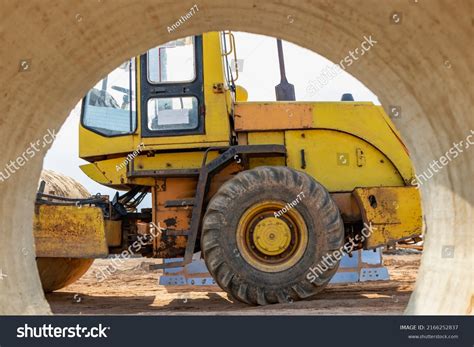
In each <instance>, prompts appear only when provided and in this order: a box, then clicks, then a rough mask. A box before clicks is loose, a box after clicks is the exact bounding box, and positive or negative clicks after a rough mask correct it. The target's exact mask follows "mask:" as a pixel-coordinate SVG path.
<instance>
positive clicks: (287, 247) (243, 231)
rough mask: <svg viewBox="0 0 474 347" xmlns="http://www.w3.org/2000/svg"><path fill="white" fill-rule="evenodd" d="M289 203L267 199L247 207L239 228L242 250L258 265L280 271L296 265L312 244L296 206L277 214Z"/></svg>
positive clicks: (248, 259) (262, 268)
mask: <svg viewBox="0 0 474 347" xmlns="http://www.w3.org/2000/svg"><path fill="white" fill-rule="evenodd" d="M285 206H286V204H285V203H284V202H282V201H273V200H266V201H262V202H259V203H257V204H255V205H253V206H251V207H249V208H248V209H247V211H245V212H244V213H243V215H242V217H240V221H239V225H238V227H237V231H236V242H237V247H238V250H239V253H240V254H241V255H242V258H243V259H245V261H246V262H247V263H248V264H250V265H251V266H253V267H254V268H256V269H258V270H261V271H264V272H280V271H285V270H287V269H289V268H291V267H293V266H294V265H295V264H296V263H298V261H299V260H300V259H301V258H302V257H303V255H304V252H305V250H306V247H307V245H308V229H307V227H306V223H305V221H304V219H303V217H302V216H301V214H300V213H299V212H298V211H297V209H296V208H292V209H289V210H288V211H287V212H286V213H284V214H283V215H281V216H279V217H278V218H277V217H275V212H278V211H281V210H282V209H283V208H284V207H285Z"/></svg>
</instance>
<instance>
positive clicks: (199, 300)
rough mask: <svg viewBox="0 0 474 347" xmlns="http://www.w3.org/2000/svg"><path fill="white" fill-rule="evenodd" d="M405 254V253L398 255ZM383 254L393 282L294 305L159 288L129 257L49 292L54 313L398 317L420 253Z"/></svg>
mask: <svg viewBox="0 0 474 347" xmlns="http://www.w3.org/2000/svg"><path fill="white" fill-rule="evenodd" d="M400 253H401V254H400ZM400 253H398V254H390V255H385V256H384V264H385V266H387V268H388V270H389V274H390V278H391V280H390V281H379V282H364V283H355V284H337V285H330V286H328V288H327V289H326V290H325V291H324V292H322V293H321V294H320V295H319V296H318V297H317V298H315V299H313V300H310V301H299V302H294V303H291V304H278V305H270V306H266V307H252V306H248V305H245V304H242V303H240V302H232V301H231V300H230V299H229V298H228V297H227V294H226V293H225V292H223V291H222V290H220V288H219V287H217V286H207V287H196V286H171V287H170V286H167V287H165V286H160V285H158V277H159V275H160V273H161V271H149V270H148V269H147V264H150V263H151V262H152V261H153V260H151V261H150V260H149V259H130V260H127V263H124V264H123V266H122V267H121V268H120V270H119V271H117V272H115V273H114V274H113V275H112V276H109V277H108V278H107V279H106V280H105V281H103V282H101V283H98V282H97V279H96V277H95V275H94V273H93V271H94V270H97V269H100V268H105V267H106V266H107V265H108V264H110V263H109V262H110V260H107V259H100V260H96V261H95V262H94V265H93V266H92V267H91V269H90V270H89V271H88V272H87V273H86V274H85V275H84V276H83V277H82V278H81V279H80V280H79V281H77V282H76V283H74V284H72V285H70V286H68V287H66V288H64V289H63V290H61V291H58V292H55V293H52V294H48V295H47V299H48V301H49V303H50V304H51V308H52V310H53V312H54V313H56V314H93V315H96V314H98V315H101V314H134V315H137V314H138V315H319V314H325V315H338V314H347V315H352V314H360V315H380V314H388V315H398V314H401V313H402V312H403V310H404V308H405V306H406V305H407V303H408V299H409V296H410V294H411V292H412V291H413V289H414V284H415V280H416V276H417V273H418V267H419V264H420V258H421V254H407V252H404V251H402V252H400Z"/></svg>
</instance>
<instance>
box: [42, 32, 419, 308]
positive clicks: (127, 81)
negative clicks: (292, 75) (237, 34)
mask: <svg viewBox="0 0 474 347" xmlns="http://www.w3.org/2000/svg"><path fill="white" fill-rule="evenodd" d="M278 48H279V57H280V66H281V71H280V72H281V77H282V82H281V84H280V85H279V86H277V87H276V94H277V101H276V102H248V101H247V99H248V95H247V91H246V90H245V89H244V88H243V87H241V86H238V85H237V84H236V82H237V79H238V73H239V69H238V68H236V67H235V66H234V64H236V62H237V53H236V44H235V39H234V36H233V34H232V33H231V32H228V31H226V32H221V33H217V32H210V33H204V34H202V35H198V36H194V37H187V38H183V39H179V40H175V41H172V42H169V43H167V44H165V45H161V46H159V47H155V48H153V49H150V50H149V51H147V52H146V53H144V54H143V55H141V56H138V57H134V58H132V59H130V60H129V61H127V62H125V63H123V64H122V65H121V66H120V67H119V68H117V69H116V70H114V71H113V72H111V73H110V74H109V75H108V76H106V77H105V78H104V79H102V80H101V81H100V82H98V83H97V84H96V86H95V87H94V88H93V89H91V90H90V91H89V92H88V94H87V95H86V96H85V98H84V99H83V103H82V114H81V124H80V127H79V155H80V157H81V158H83V159H85V160H86V161H87V162H88V164H86V165H83V166H81V169H82V171H83V172H84V173H85V174H86V175H87V176H88V177H90V178H91V179H92V180H94V181H95V182H98V183H100V184H102V185H104V186H107V187H111V188H114V189H116V190H117V194H116V195H115V196H114V197H110V198H109V197H107V196H100V195H95V196H90V195H89V194H87V193H86V192H84V190H83V189H76V192H75V193H71V191H72V190H71V189H68V188H67V187H65V188H64V187H63V188H61V187H58V185H56V187H54V182H53V183H52V182H51V181H55V180H56V181H65V180H67V179H66V178H61V177H60V178H55V177H54V175H52V174H51V173H49V176H50V177H49V179H48V177H46V176H48V175H47V174H48V173H46V175H45V177H43V178H42V181H41V184H40V189H39V191H38V194H37V199H36V214H35V227H34V230H35V237H36V251H37V259H38V267H39V269H40V276H41V278H42V282H43V286H44V289H45V290H46V291H51V290H56V289H59V288H61V287H63V286H65V285H67V284H69V283H72V282H73V281H74V280H76V279H77V278H79V277H80V276H81V275H82V274H83V273H84V272H85V271H86V270H87V269H88V268H89V266H90V265H91V264H92V259H94V258H100V257H107V256H110V255H117V256H118V257H129V256H130V255H134V256H143V257H153V258H161V259H169V258H182V261H181V262H180V263H179V264H176V263H171V264H170V263H169V262H165V261H163V263H162V264H156V265H153V268H154V269H163V268H166V267H176V266H183V265H186V264H189V263H190V262H191V261H192V259H193V254H195V253H196V252H199V251H201V254H202V257H203V258H204V260H205V263H206V265H207V268H208V270H209V272H210V274H211V275H212V277H213V278H214V279H215V281H216V282H217V284H218V285H219V286H220V287H221V288H222V289H223V290H225V291H226V292H227V293H228V294H229V295H230V296H231V297H232V298H234V299H237V300H239V301H242V302H245V303H248V304H252V305H266V304H272V303H279V302H280V303H282V302H289V301H295V300H301V299H306V298H311V297H314V296H315V295H316V294H317V293H319V292H320V291H321V290H323V289H324V287H325V286H326V285H327V284H328V282H329V281H330V279H331V277H332V276H333V275H334V274H335V272H336V271H337V268H338V257H337V256H336V254H337V253H338V252H341V251H345V252H349V253H350V252H351V251H353V250H357V249H375V248H377V247H381V246H385V245H391V244H394V243H395V242H397V241H400V240H407V239H411V238H414V237H416V236H418V235H420V234H421V232H422V210H421V198H420V192H419V191H418V189H417V187H416V180H415V173H414V169H413V166H412V163H411V160H410V157H409V153H408V150H407V148H406V147H405V145H404V144H403V141H402V139H401V137H400V134H399V133H398V131H397V130H396V129H395V126H394V124H393V123H392V121H391V120H390V118H389V117H388V116H387V114H386V113H385V112H384V109H383V107H381V106H377V105H374V104H373V103H371V102H359V101H353V100H352V99H351V98H350V97H349V98H348V97H347V95H346V96H345V97H344V98H343V100H344V101H340V102H296V101H294V90H293V88H292V86H291V85H290V84H289V83H288V82H287V79H286V76H285V72H284V64H283V54H282V51H281V44H280V43H279V44H278ZM51 175H52V177H51ZM64 184H65V185H66V186H67V185H73V186H74V185H75V184H74V183H73V182H72V181H69V182H66V183H64ZM119 192H120V193H119ZM149 194H150V195H151V201H152V206H151V208H141V209H140V203H141V202H142V201H143V199H144V198H145V197H146V196H147V195H149ZM367 230H369V232H367ZM348 245H350V247H348ZM329 258H331V259H332V262H331V263H330V264H329V265H328V259H329ZM315 269H319V271H318V272H316V271H315ZM321 269H324V270H323V271H320V270H321Z"/></svg>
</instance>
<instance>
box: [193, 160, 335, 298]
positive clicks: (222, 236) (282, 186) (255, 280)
mask: <svg viewBox="0 0 474 347" xmlns="http://www.w3.org/2000/svg"><path fill="white" fill-rule="evenodd" d="M300 192H303V193H304V196H305V197H304V198H303V199H302V200H301V202H300V203H299V204H297V205H296V206H295V207H294V208H295V209H296V210H297V211H298V212H299V213H300V214H301V216H302V217H303V219H304V221H305V224H306V227H307V229H308V242H307V247H306V250H305V252H304V255H303V256H302V258H301V259H300V260H299V261H298V262H297V263H296V264H295V265H294V266H293V267H290V268H289V269H286V270H284V271H280V272H272V273H271V272H264V271H261V270H258V269H256V268H255V267H253V266H251V265H250V264H249V263H248V262H247V261H245V259H244V258H243V257H242V256H241V255H240V253H239V250H238V247H237V243H236V230H237V227H238V223H239V220H240V218H241V216H242V215H243V213H244V212H245V211H246V210H247V209H248V208H249V207H251V206H252V205H254V204H256V203H258V202H261V201H264V200H272V199H273V200H279V201H284V202H286V203H288V202H291V201H293V200H294V199H295V197H296V196H297V195H298V194H299V193H300ZM343 242H344V226H343V222H342V219H341V216H340V213H339V209H338V208H337V206H336V204H335V203H334V201H333V200H332V199H331V196H330V195H329V192H328V191H327V190H326V189H325V188H324V187H323V186H322V185H321V184H319V183H318V182H317V181H316V180H314V179H313V178H312V177H311V176H309V175H307V174H306V173H303V172H300V171H296V170H293V169H290V168H287V167H279V166H276V167H271V166H262V167H258V168H255V169H251V170H248V171H244V172H241V173H239V174H238V175H236V176H235V177H234V178H232V179H231V180H229V181H227V182H226V183H225V184H223V185H222V187H221V188H220V189H219V190H218V192H217V193H216V194H215V195H214V197H213V198H212V199H211V201H210V202H209V205H208V207H207V211H206V214H205V216H204V220H203V228H202V236H201V247H202V252H203V257H204V260H205V262H206V265H207V268H208V269H209V272H210V273H211V275H212V276H213V277H214V279H215V280H216V282H217V283H218V284H219V286H220V287H221V288H222V289H223V290H225V291H226V292H227V293H228V294H230V295H231V297H233V298H235V299H237V300H239V301H242V302H245V303H248V304H253V305H267V304H273V303H285V302H292V301H297V300H302V299H307V298H310V297H313V296H314V295H316V294H317V293H319V292H320V291H321V290H323V289H324V287H325V286H326V285H327V284H328V282H329V281H330V279H331V278H332V276H333V275H334V274H335V272H336V271H337V268H338V266H339V262H337V263H335V264H334V266H332V267H331V268H329V269H328V270H327V271H325V272H323V274H321V275H319V277H317V279H316V280H315V281H313V282H311V281H310V280H309V278H308V276H309V268H310V267H316V266H318V265H320V264H321V262H322V257H323V256H324V255H326V254H330V253H332V251H334V250H337V249H340V248H341V247H342V245H343Z"/></svg>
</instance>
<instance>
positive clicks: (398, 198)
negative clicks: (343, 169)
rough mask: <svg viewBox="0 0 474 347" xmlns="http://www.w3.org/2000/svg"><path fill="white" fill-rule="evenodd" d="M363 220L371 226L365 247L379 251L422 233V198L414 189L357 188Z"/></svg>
mask: <svg viewBox="0 0 474 347" xmlns="http://www.w3.org/2000/svg"><path fill="white" fill-rule="evenodd" d="M353 194H354V196H355V198H356V201H357V203H358V205H359V208H360V210H361V214H362V219H363V221H364V222H365V223H366V224H367V225H371V226H372V231H373V232H372V233H370V236H369V237H368V239H367V240H366V244H365V247H366V248H368V249H371V248H376V247H378V246H381V245H386V244H388V243H393V242H395V241H399V240H403V239H406V238H411V237H413V236H417V235H420V234H421V233H422V226H423V219H422V209H421V196H420V192H419V190H418V189H416V188H415V187H375V188H357V189H355V190H354V192H353Z"/></svg>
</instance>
